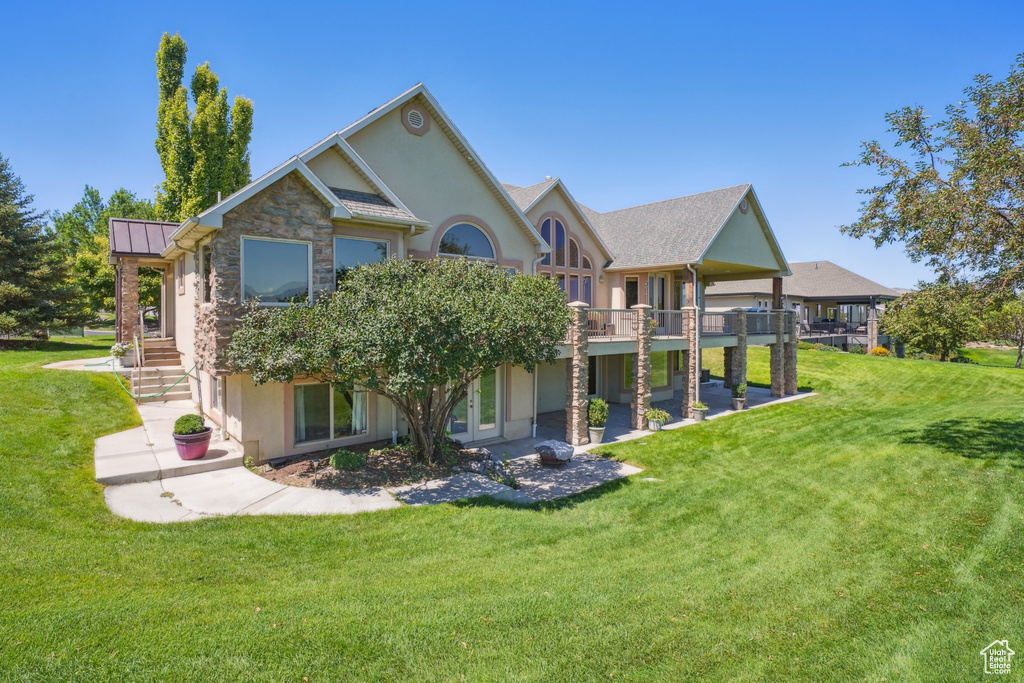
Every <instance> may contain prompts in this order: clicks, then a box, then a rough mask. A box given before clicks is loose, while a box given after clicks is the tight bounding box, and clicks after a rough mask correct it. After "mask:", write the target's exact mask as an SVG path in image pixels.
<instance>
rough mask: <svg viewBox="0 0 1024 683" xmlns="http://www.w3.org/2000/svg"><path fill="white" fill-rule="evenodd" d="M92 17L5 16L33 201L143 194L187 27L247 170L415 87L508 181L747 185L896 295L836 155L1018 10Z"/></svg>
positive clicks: (900, 266) (857, 173) (2, 109)
mask: <svg viewBox="0 0 1024 683" xmlns="http://www.w3.org/2000/svg"><path fill="white" fill-rule="evenodd" d="M89 4H90V3H67V4H64V5H63V6H61V5H60V4H59V3H35V2H28V3H8V4H7V5H6V6H5V8H4V11H3V20H2V21H0V58H2V64H3V70H2V74H0V93H2V95H0V154H3V155H5V156H7V157H9V158H10V159H11V161H12V163H13V165H14V168H15V171H16V172H17V173H19V174H20V175H21V176H22V179H23V180H24V181H25V183H26V184H27V186H28V188H29V190H30V191H31V192H33V193H34V194H35V195H36V199H37V205H38V207H39V208H42V209H58V210H66V209H68V208H70V207H71V206H72V205H73V204H74V203H75V202H76V201H77V199H78V198H79V197H80V196H81V193H82V189H83V186H84V185H85V184H86V183H89V184H91V185H94V186H96V187H97V188H99V190H100V191H101V192H102V193H103V194H104V195H107V194H109V192H110V191H112V190H113V189H115V188H116V187H118V186H125V187H127V188H129V189H131V190H133V191H135V192H137V193H139V194H141V195H144V196H152V194H153V186H154V185H155V184H156V183H158V182H159V181H160V178H161V171H160V165H159V162H158V160H157V156H156V152H155V150H154V148H153V138H154V125H155V116H156V77H155V66H154V64H153V57H154V53H155V51H156V48H157V43H158V41H159V38H160V34H161V33H162V32H163V31H171V32H175V31H177V32H180V33H181V34H182V36H183V37H184V38H185V40H186V41H187V43H188V47H189V64H188V66H187V67H186V68H187V72H186V73H187V75H188V74H190V73H191V69H192V68H193V67H194V66H195V65H196V64H198V63H201V62H203V61H207V60H208V61H209V62H210V63H211V66H212V67H213V69H214V71H216V72H217V73H218V74H219V75H220V77H221V83H222V84H223V85H226V86H227V88H228V92H229V96H234V95H235V94H244V95H246V96H248V97H250V98H252V99H253V100H254V102H255V108H256V114H255V131H254V134H253V143H252V170H253V175H254V176H255V175H259V174H261V173H263V172H264V171H266V170H268V169H270V168H272V167H273V166H276V165H277V164H278V163H280V162H281V161H283V160H284V159H286V158H287V157H289V156H291V155H293V154H295V153H297V152H298V151H300V150H302V149H304V148H305V147H307V146H308V145H310V144H312V143H313V142H315V141H317V140H319V139H320V138H322V137H323V136H324V135H326V134H328V133H329V132H331V131H334V130H337V129H339V128H341V127H343V126H344V125H346V124H347V123H349V122H351V121H353V120H354V119H356V118H358V117H359V116H361V115H362V114H364V113H365V112H366V111H368V110H369V109H372V108H373V107H375V106H377V105H379V104H381V103H382V102H384V101H386V100H388V99H390V98H391V97H393V96H394V95H396V94H397V93H399V92H401V91H402V90H404V89H406V88H408V87H409V86H411V85H413V84H414V83H416V82H418V81H423V82H424V83H426V84H427V86H428V87H429V88H430V89H431V91H432V92H433V93H434V94H435V95H436V96H437V97H438V99H439V100H440V102H441V104H442V105H443V106H444V107H445V109H446V111H447V112H448V113H449V114H450V115H451V116H452V117H453V118H454V119H455V122H456V123H457V124H458V126H459V127H460V128H461V129H462V131H463V132H464V133H465V134H466V135H467V136H468V138H469V140H470V141H471V143H472V144H473V146H474V147H475V148H476V149H477V151H478V152H479V153H480V154H481V155H482V156H483V158H484V160H485V162H486V163H487V164H488V165H489V166H490V168H491V170H492V171H494V172H495V174H497V176H498V177H499V178H500V179H502V180H503V181H506V182H512V183H517V184H529V183H533V182H538V181H540V180H542V179H543V178H544V176H545V175H553V176H554V175H558V176H561V177H562V178H563V179H564V180H565V181H566V182H567V183H568V185H569V187H570V189H571V190H572V192H573V193H574V194H575V196H576V197H577V199H579V200H580V201H582V202H583V203H585V204H588V205H590V206H592V207H593V208H595V209H598V210H601V211H606V210H611V209H616V208H622V207H625V206H631V205H634V204H639V203H644V202H650V201H656V200H659V199H665V198H668V197H673V196H678V195H683V194H690V193H693V192H699V191H703V190H709V189H714V188H717V187H722V186H727V185H735V184H738V183H742V182H748V181H749V182H752V183H753V184H754V187H755V188H756V190H757V193H758V195H759V197H760V198H761V201H762V202H763V204H764V206H765V210H766V212H767V215H768V218H769V220H770V221H771V223H772V226H773V228H774V230H775V232H776V234H777V236H778V238H779V240H780V242H781V243H782V248H783V250H784V251H785V253H786V256H787V258H789V260H791V261H804V260H813V259H829V260H832V261H835V262H837V263H839V264H841V265H843V266H846V267H849V268H852V269H853V270H856V271H858V272H860V273H862V274H864V275H866V276H868V277H871V278H873V279H875V280H878V281H880V282H882V283H884V284H887V285H891V286H911V285H913V284H914V283H915V282H916V281H917V280H918V279H920V278H926V277H928V276H929V273H928V271H927V270H926V269H925V268H924V267H923V266H920V265H915V264H912V263H910V262H909V261H908V260H907V259H906V258H905V257H904V256H903V253H902V250H901V248H899V247H889V248H885V249H882V250H880V251H876V250H875V249H874V247H873V245H871V244H870V243H869V242H864V241H860V242H858V241H856V240H852V239H850V238H847V237H844V236H842V235H840V234H839V231H838V229H837V226H839V225H841V224H843V223H847V222H850V221H852V220H853V219H854V218H855V217H856V215H857V207H858V204H859V198H858V196H857V195H856V194H855V192H856V190H857V189H858V188H859V187H865V186H868V185H870V184H872V183H873V182H874V179H875V178H874V175H873V174H872V173H870V172H867V171H865V170H862V169H849V168H840V164H841V163H842V162H843V161H847V160H851V159H853V158H855V157H856V155H857V153H858V148H859V142H860V141H861V140H864V139H871V138H881V139H885V124H884V120H883V118H882V117H883V114H884V113H885V112H887V111H891V110H893V109H895V108H897V107H899V106H902V105H907V104H918V103H919V104H922V105H924V106H925V107H927V108H929V109H931V110H932V111H933V112H934V113H936V114H939V113H941V108H942V107H943V106H944V105H945V104H947V103H949V102H953V101H956V100H957V99H959V96H960V93H961V91H962V89H963V88H964V87H965V86H966V85H968V84H969V83H970V80H971V78H972V77H973V76H974V74H976V73H980V72H990V73H993V74H994V75H997V76H1000V77H1001V76H1002V75H1004V74H1005V73H1006V71H1007V70H1008V68H1009V66H1010V64H1011V63H1012V61H1013V59H1014V56H1015V55H1016V54H1017V53H1018V52H1021V51H1024V40H1021V39H1019V37H1017V36H1019V31H1016V30H1012V27H1019V26H1021V25H1022V24H1024V3H1020V2H1019V1H1018V2H1013V3H998V2H992V3H985V4H984V5H985V7H984V9H982V8H981V4H980V3H979V4H978V5H977V6H975V7H976V8H972V9H968V5H966V4H964V3H955V2H928V3H914V4H911V3H903V2H891V1H890V2H884V3H865V2H856V3H832V2H814V3H800V4H796V3H790V4H786V3H765V2H760V3H749V4H744V3H738V2H732V3H703V4H702V5H701V6H698V5H696V4H691V3H685V2H671V3H665V4H663V5H657V4H645V3H614V4H605V5H602V4H599V3H579V4H572V5H569V4H563V3H558V2H545V3H529V2H516V3H492V2H480V1H479V0H476V1H474V2H468V3H463V4H450V5H445V4H444V3H426V2H422V0H421V1H419V2H413V3H408V4H389V3H385V2H361V3H322V4H317V3H302V2H293V3H285V4H283V5H282V4H281V3H279V2H277V3H272V4H271V3H267V4H266V5H262V4H261V3H258V2H249V3H237V4H233V5H232V4H230V3H220V2H218V3H209V2H208V3H187V2H174V3H161V5H160V7H159V8H151V7H147V6H146V5H148V4H149V3H122V4H116V3H110V4H109V5H108V6H107V7H106V8H105V9H102V10H101V9H94V8H92V7H89V6H88V5H89ZM435 8H436V9H435ZM1004 29H1005V30H1004Z"/></svg>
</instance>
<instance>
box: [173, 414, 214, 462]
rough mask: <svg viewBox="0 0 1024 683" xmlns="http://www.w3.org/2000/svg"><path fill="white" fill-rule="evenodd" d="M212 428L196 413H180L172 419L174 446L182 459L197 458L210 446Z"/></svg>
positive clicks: (204, 453)
mask: <svg viewBox="0 0 1024 683" xmlns="http://www.w3.org/2000/svg"><path fill="white" fill-rule="evenodd" d="M212 435H213V429H212V428H211V427H207V426H206V425H205V424H203V418H201V417H199V416H198V415H191V414H189V415H182V416H181V417H179V418H178V419H177V420H175V421H174V446H175V448H177V449H178V455H179V456H180V457H181V459H182V460H198V459H199V458H201V457H203V456H204V455H206V451H207V450H209V448H210V437H211V436H212Z"/></svg>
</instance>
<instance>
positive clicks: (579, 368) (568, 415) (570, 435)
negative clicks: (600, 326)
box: [565, 301, 590, 446]
mask: <svg viewBox="0 0 1024 683" xmlns="http://www.w3.org/2000/svg"><path fill="white" fill-rule="evenodd" d="M588 308H589V307H588V306H587V305H586V304H585V303H583V302H580V301H574V302H572V303H571V304H569V310H570V311H572V319H571V322H570V323H569V353H570V354H571V355H570V356H569V359H568V361H566V363H565V395H566V401H565V440H566V442H567V443H570V444H572V445H573V446H581V445H583V444H588V443H590V437H589V434H588V432H587V427H588V426H589V425H588V417H587V408H588V407H589V401H588V400H587V381H588V379H589V378H588V377H587V375H588V374H589V371H590V364H589V362H588V351H587V309H588Z"/></svg>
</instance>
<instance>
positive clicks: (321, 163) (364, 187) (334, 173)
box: [306, 147, 374, 192]
mask: <svg viewBox="0 0 1024 683" xmlns="http://www.w3.org/2000/svg"><path fill="white" fill-rule="evenodd" d="M306 165H307V166H309V170H311V171H313V173H314V174H316V176H317V177H318V178H320V180H322V181H324V184H325V185H327V186H328V187H338V188H342V189H345V190H358V191H359V192H373V191H374V190H373V188H371V187H370V186H369V184H368V183H367V182H366V181H365V180H363V177H362V176H361V175H359V174H358V173H356V171H355V169H354V168H352V166H351V165H350V164H349V163H348V161H347V160H346V159H345V158H344V157H342V156H341V155H340V154H339V153H338V151H337V150H336V149H335V148H334V147H331V148H330V149H327V150H324V151H323V152H321V153H320V154H319V155H318V156H316V157H314V158H313V159H310V160H309V161H308V162H306Z"/></svg>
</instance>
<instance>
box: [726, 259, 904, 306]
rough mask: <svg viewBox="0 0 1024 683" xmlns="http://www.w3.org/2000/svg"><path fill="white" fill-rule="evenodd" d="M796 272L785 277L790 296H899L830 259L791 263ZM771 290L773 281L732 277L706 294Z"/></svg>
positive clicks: (787, 292) (768, 292)
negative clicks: (734, 278) (733, 278)
mask: <svg viewBox="0 0 1024 683" xmlns="http://www.w3.org/2000/svg"><path fill="white" fill-rule="evenodd" d="M789 269H790V270H791V271H793V274H792V275H790V276H789V277H787V278H785V285H784V291H785V292H786V294H788V295H789V296H799V297H804V298H808V297H810V298H832V297H837V298H842V297H851V296H864V297H868V296H891V297H897V296H899V295H900V293H899V292H897V291H896V290H894V289H892V288H890V287H886V286H885V285H880V284H878V283H877V282H873V281H871V280H869V279H867V278H866V277H863V276H860V275H857V273H854V272H853V271H850V270H847V269H846V268H843V267H842V266H837V265H836V264H834V263H832V262H831V261H805V262H803V263H790V264H789ZM771 293H772V281H771V280H770V279H763V280H733V281H728V282H718V283H715V284H714V285H712V286H711V287H708V289H707V291H706V296H722V295H736V294H766V295H769V296H770V295H771Z"/></svg>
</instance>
